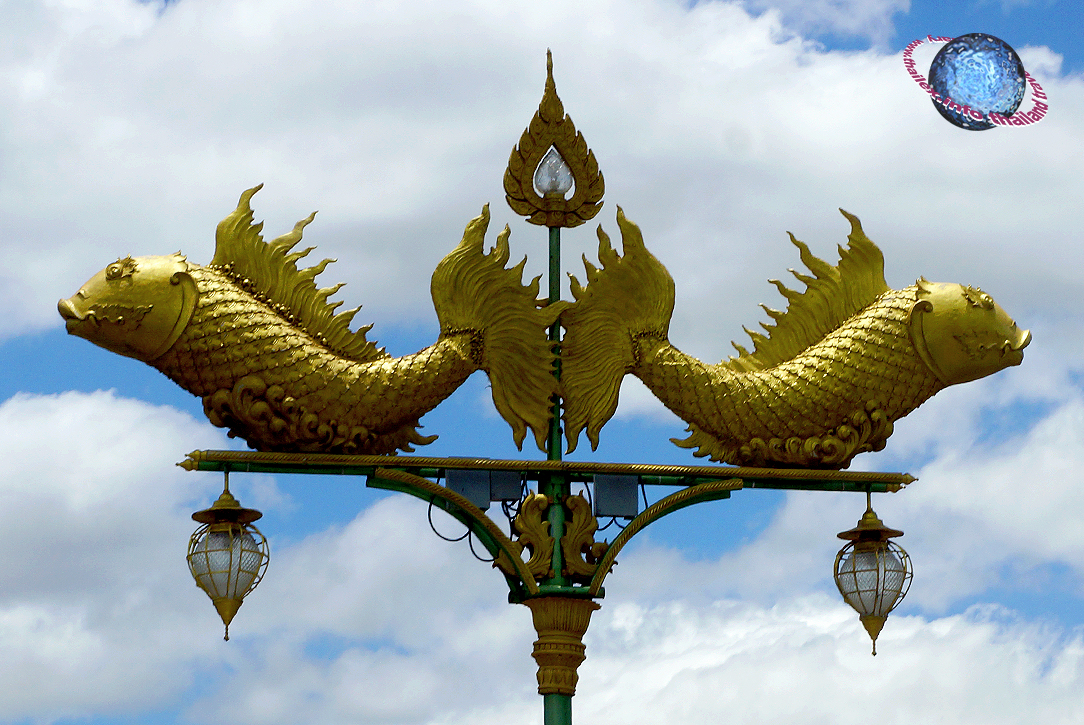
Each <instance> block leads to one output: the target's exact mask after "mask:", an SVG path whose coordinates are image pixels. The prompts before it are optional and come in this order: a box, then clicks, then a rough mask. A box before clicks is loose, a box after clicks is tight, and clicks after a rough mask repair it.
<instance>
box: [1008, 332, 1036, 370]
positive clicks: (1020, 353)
mask: <svg viewBox="0 0 1084 725" xmlns="http://www.w3.org/2000/svg"><path fill="white" fill-rule="evenodd" d="M1030 344H1031V330H1024V333H1023V334H1022V335H1021V336H1020V338H1019V342H1017V343H1016V344H1015V345H1014V344H1012V343H1011V342H1008V341H1006V342H1005V345H1004V347H1002V348H1001V356H1002V359H1003V360H1004V362H1005V365H1007V366H1012V365H1019V364H1020V363H1022V362H1023V361H1024V348H1025V347H1027V346H1028V345H1030Z"/></svg>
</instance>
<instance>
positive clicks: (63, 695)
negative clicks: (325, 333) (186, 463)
mask: <svg viewBox="0 0 1084 725" xmlns="http://www.w3.org/2000/svg"><path fill="white" fill-rule="evenodd" d="M186 445H187V446H189V448H185V446H186ZM221 446H222V436H220V435H216V434H215V433H213V432H211V429H210V428H209V426H207V425H206V424H198V423H197V422H196V421H194V420H192V419H191V418H190V417H189V416H187V415H184V414H180V413H177V412H176V411H174V410H171V409H169V408H162V407H155V406H151V405H148V404H146V403H141V402H138V401H133V400H125V399H120V398H117V397H115V396H114V395H113V394H112V393H107V392H99V393H93V394H82V393H64V394H62V395H54V396H30V395H18V396H15V397H14V398H11V399H9V400H7V401H5V402H4V403H3V404H2V405H0V458H3V460H4V462H5V463H4V472H3V475H2V476H0V500H2V501H3V506H2V509H3V513H4V526H3V527H0V551H3V552H4V556H3V559H2V561H0V642H2V643H3V644H2V649H3V652H4V663H5V664H4V667H3V668H2V669H0V703H2V705H0V719H4V720H8V721H10V720H20V719H23V718H32V719H43V720H48V719H51V718H55V717H61V716H66V717H75V716H79V715H83V714H87V713H92V712H102V711H106V712H108V711H118V710H119V711H125V710H129V709H132V708H139V707H153V706H154V705H156V704H159V703H161V702H162V701H163V699H168V698H170V697H173V696H175V695H176V694H177V693H179V692H180V691H182V690H183V689H184V688H185V687H187V686H188V684H189V682H190V678H191V673H192V670H193V666H194V663H195V661H197V660H198V659H200V658H202V657H204V656H206V654H207V653H208V648H209V646H211V645H213V642H211V641H210V640H200V639H193V638H189V637H186V636H185V632H186V631H189V629H190V627H191V616H190V613H189V611H188V610H189V609H190V608H194V607H196V606H203V605H204V604H205V603H206V602H204V601H201V599H205V598H204V597H203V595H202V594H201V593H198V591H197V590H195V587H194V586H193V585H192V583H191V580H190V575H189V574H188V572H187V567H186V566H185V564H184V551H185V544H186V541H187V538H188V535H189V534H190V533H191V532H192V530H194V528H195V525H194V524H193V523H192V522H191V520H190V519H189V518H188V514H189V513H190V512H191V511H192V507H193V503H194V502H197V501H199V500H200V499H201V498H204V497H205V496H207V495H208V494H209V493H211V491H210V490H209V487H208V484H209V483H210V482H209V481H208V480H206V479H204V478H197V477H195V476H192V475H187V476H186V475H185V473H184V472H183V471H181V470H180V469H178V468H176V467H175V466H174V465H173V464H174V463H175V462H176V460H177V459H178V457H179V455H180V454H179V451H181V450H191V449H192V448H199V447H221ZM197 595H198V596H197ZM208 606H209V604H208Z"/></svg>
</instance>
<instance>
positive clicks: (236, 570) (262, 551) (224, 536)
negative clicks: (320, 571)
mask: <svg viewBox="0 0 1084 725" xmlns="http://www.w3.org/2000/svg"><path fill="white" fill-rule="evenodd" d="M261 516H263V514H262V513H260V512H259V511H256V510H255V509H246V508H242V507H241V504H240V502H239V501H238V500H237V499H236V498H234V497H233V494H231V493H230V474H229V471H226V472H225V484H224V489H223V491H222V495H221V496H219V497H218V500H217V501H215V502H214V504H213V505H212V506H211V508H209V509H204V510H202V511H197V512H196V513H194V514H192V519H193V520H195V521H198V522H200V523H201V524H203V525H202V526H200V527H199V528H198V529H196V532H195V533H194V534H192V538H190V539H189V540H188V568H189V569H190V570H191V572H192V577H193V578H194V579H195V580H196V586H198V587H199V588H200V589H202V590H203V591H205V592H207V596H209V597H210V598H211V601H212V602H214V605H215V609H217V610H218V615H219V616H220V617H222V624H224V625H225V627H226V631H225V636H224V639H226V640H229V638H230V622H231V621H233V617H234V615H235V614H237V610H238V609H240V608H241V604H242V602H243V601H244V599H245V595H247V594H248V593H249V592H251V591H252V590H253V589H255V588H256V585H258V584H259V583H260V580H261V579H263V574H264V572H265V571H266V570H267V562H268V548H267V539H266V538H265V537H264V535H263V534H262V533H260V530H259V529H257V528H256V527H255V526H253V525H252V522H253V521H256V520H257V519H259V518H260V517H261Z"/></svg>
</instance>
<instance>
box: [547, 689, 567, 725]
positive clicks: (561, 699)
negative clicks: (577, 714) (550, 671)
mask: <svg viewBox="0 0 1084 725" xmlns="http://www.w3.org/2000/svg"><path fill="white" fill-rule="evenodd" d="M542 698H543V704H544V707H545V712H544V714H543V718H542V725H572V698H571V697H570V696H569V695H543V696H542Z"/></svg>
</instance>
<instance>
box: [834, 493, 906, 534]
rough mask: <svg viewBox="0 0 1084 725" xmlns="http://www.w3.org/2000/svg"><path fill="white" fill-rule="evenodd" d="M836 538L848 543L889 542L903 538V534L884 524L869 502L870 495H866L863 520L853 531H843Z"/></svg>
mask: <svg viewBox="0 0 1084 725" xmlns="http://www.w3.org/2000/svg"><path fill="white" fill-rule="evenodd" d="M836 536H838V537H839V538H841V539H846V540H847V541H857V542H866V541H874V542H877V541H888V540H889V539H894V538H896V537H897V536H903V532H902V531H900V530H899V529H890V528H888V527H887V526H885V525H884V522H883V521H881V519H880V518H878V516H877V514H876V513H874V512H873V506H872V505H871V503H870V501H869V494H866V512H865V513H864V514H862V518H860V519H859V520H858V525H857V526H855V527H854V528H853V529H848V530H847V531H841V532H840V533H838V534H836Z"/></svg>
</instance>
